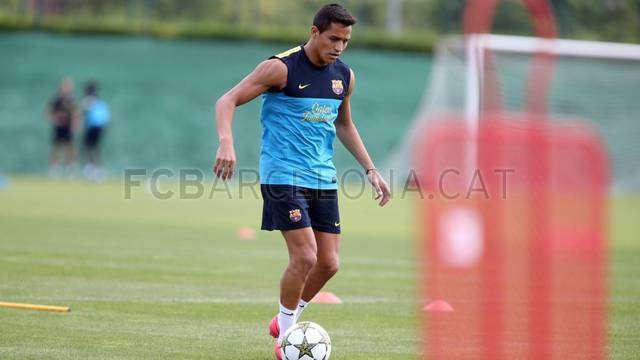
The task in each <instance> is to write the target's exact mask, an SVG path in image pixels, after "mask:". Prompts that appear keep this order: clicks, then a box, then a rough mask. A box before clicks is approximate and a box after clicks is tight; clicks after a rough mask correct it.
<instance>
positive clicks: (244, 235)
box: [237, 227, 256, 240]
mask: <svg viewBox="0 0 640 360" xmlns="http://www.w3.org/2000/svg"><path fill="white" fill-rule="evenodd" d="M237 235H238V238H239V239H240V240H253V239H254V238H255V237H256V232H255V230H253V229H252V228H250V227H241V228H239V229H238V232H237Z"/></svg>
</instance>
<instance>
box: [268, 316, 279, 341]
mask: <svg viewBox="0 0 640 360" xmlns="http://www.w3.org/2000/svg"><path fill="white" fill-rule="evenodd" d="M269 335H271V337H272V338H274V339H277V338H278V336H280V327H279V326H278V316H277V315H276V316H274V317H273V319H271V322H270V323H269Z"/></svg>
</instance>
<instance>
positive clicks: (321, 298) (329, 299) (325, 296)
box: [311, 291, 342, 304]
mask: <svg viewBox="0 0 640 360" xmlns="http://www.w3.org/2000/svg"><path fill="white" fill-rule="evenodd" d="M311 302H312V303H316V304H342V300H340V298H339V297H337V296H336V294H334V293H332V292H324V291H321V292H319V293H317V294H316V296H314V297H313V299H311Z"/></svg>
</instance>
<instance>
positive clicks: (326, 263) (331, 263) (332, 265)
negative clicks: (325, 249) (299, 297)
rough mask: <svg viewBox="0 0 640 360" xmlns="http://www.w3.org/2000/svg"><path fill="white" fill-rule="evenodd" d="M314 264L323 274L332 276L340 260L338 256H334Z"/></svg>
mask: <svg viewBox="0 0 640 360" xmlns="http://www.w3.org/2000/svg"><path fill="white" fill-rule="evenodd" d="M316 266H317V268H318V270H319V271H320V272H322V273H323V274H327V275H329V276H333V275H335V274H336V273H337V272H338V269H339V267H340V260H339V258H338V256H335V257H331V258H329V259H324V260H321V261H318V263H317V265H316Z"/></svg>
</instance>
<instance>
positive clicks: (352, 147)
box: [335, 71, 391, 206]
mask: <svg viewBox="0 0 640 360" xmlns="http://www.w3.org/2000/svg"><path fill="white" fill-rule="evenodd" d="M354 88H355V75H354V74H353V71H351V80H350V81H349V89H348V92H347V96H345V98H344V100H343V101H342V105H341V106H340V109H339V110H338V118H337V119H336V122H335V126H336V134H337V135H338V139H340V141H341V142H342V144H344V146H345V147H346V148H347V150H349V152H350V153H351V154H352V155H353V157H355V158H356V160H358V162H359V163H360V165H362V167H363V168H364V169H365V171H366V172H367V177H368V178H369V182H370V183H371V185H372V186H373V188H374V189H375V191H376V193H377V194H378V196H377V197H376V200H378V199H380V203H379V205H380V206H385V205H386V204H387V203H388V202H389V200H390V199H391V191H390V190H389V185H387V182H386V181H385V180H384V179H383V178H382V176H381V175H380V173H379V172H378V170H377V169H376V167H375V165H374V164H373V161H372V160H371V157H370V156H369V153H368V152H367V149H366V147H365V146H364V143H363V142H362V138H361V137H360V134H359V133H358V129H357V128H356V125H355V124H354V123H353V119H352V118H351V104H350V102H349V100H350V99H351V95H352V94H353V89H354Z"/></svg>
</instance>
